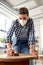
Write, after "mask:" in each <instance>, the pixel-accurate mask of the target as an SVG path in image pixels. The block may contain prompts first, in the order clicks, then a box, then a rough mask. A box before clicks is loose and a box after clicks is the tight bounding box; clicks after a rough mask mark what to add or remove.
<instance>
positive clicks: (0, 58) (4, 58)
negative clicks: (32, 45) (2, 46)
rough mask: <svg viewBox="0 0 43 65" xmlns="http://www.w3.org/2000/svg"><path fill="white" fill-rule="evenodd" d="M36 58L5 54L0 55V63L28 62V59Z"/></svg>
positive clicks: (26, 55) (27, 55)
mask: <svg viewBox="0 0 43 65" xmlns="http://www.w3.org/2000/svg"><path fill="white" fill-rule="evenodd" d="M37 57H38V56H37V55H30V54H19V56H7V54H0V62H1V61H3V62H10V61H12V62H13V61H21V60H30V59H37Z"/></svg>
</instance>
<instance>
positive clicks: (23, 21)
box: [19, 20, 27, 26]
mask: <svg viewBox="0 0 43 65" xmlns="http://www.w3.org/2000/svg"><path fill="white" fill-rule="evenodd" d="M19 23H20V24H21V25H22V26H24V25H25V24H26V23H27V20H19Z"/></svg>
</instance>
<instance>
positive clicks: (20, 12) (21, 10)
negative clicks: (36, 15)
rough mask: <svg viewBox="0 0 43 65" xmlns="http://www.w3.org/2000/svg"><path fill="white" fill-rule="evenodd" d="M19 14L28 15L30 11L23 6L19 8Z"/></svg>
mask: <svg viewBox="0 0 43 65" xmlns="http://www.w3.org/2000/svg"><path fill="white" fill-rule="evenodd" d="M19 14H27V16H28V15H29V11H28V9H27V8H26V7H21V8H20V9H19Z"/></svg>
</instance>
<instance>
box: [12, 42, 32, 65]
mask: <svg viewBox="0 0 43 65" xmlns="http://www.w3.org/2000/svg"><path fill="white" fill-rule="evenodd" d="M13 49H14V50H16V51H17V52H18V53H25V54H28V53H29V46H28V41H17V43H16V44H15V46H14V47H13ZM30 65H33V60H31V61H30Z"/></svg>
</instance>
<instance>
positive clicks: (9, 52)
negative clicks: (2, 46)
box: [7, 48, 14, 56]
mask: <svg viewBox="0 0 43 65" xmlns="http://www.w3.org/2000/svg"><path fill="white" fill-rule="evenodd" d="M12 52H14V50H13V49H12V48H9V49H7V55H8V56H12V55H13V53H12Z"/></svg>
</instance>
